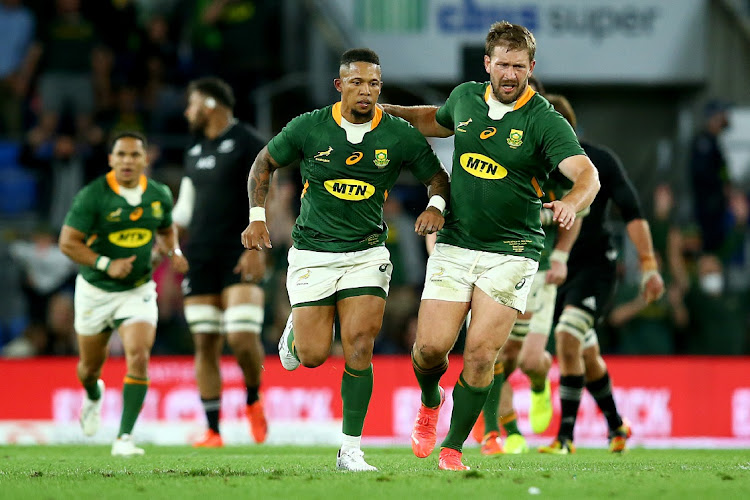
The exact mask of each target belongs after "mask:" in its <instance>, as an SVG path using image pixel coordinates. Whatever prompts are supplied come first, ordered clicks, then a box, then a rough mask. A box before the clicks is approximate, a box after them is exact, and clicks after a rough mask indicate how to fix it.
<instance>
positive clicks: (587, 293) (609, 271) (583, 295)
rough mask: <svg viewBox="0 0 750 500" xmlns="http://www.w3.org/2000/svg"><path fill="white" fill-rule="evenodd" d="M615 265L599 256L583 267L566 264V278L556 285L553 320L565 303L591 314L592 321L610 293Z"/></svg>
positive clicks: (598, 315)
mask: <svg viewBox="0 0 750 500" xmlns="http://www.w3.org/2000/svg"><path fill="white" fill-rule="evenodd" d="M616 265H617V264H616V262H614V261H609V260H606V259H601V260H597V261H594V262H592V263H590V264H588V265H586V266H585V267H576V268H569V269H568V279H567V280H565V283H563V284H562V285H561V286H560V287H559V288H558V289H557V301H556V303H555V324H556V323H557V320H558V319H559V317H560V313H562V310H563V309H564V308H565V306H568V305H571V306H575V307H577V308H578V309H582V310H584V311H586V312H588V313H589V314H591V315H592V316H593V317H594V325H596V324H597V320H598V319H599V318H600V317H601V316H602V314H603V313H604V312H605V311H606V308H607V306H608V305H609V302H610V300H611V299H612V295H613V294H614V290H615V278H616Z"/></svg>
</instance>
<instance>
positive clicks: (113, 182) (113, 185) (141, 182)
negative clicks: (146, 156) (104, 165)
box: [106, 170, 148, 194]
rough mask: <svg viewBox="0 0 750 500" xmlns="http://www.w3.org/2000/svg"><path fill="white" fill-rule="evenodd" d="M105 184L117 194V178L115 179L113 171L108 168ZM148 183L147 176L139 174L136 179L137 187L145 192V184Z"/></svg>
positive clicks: (118, 185) (118, 191)
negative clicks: (139, 176) (138, 177)
mask: <svg viewBox="0 0 750 500" xmlns="http://www.w3.org/2000/svg"><path fill="white" fill-rule="evenodd" d="M106 177H107V184H108V185H109V188H110V189H111V190H112V191H114V192H115V193H117V194H120V184H119V183H118V182H117V179H115V171H114V170H110V171H109V173H107V176H106ZM147 185H148V177H146V176H145V175H143V174H141V178H140V179H138V187H140V188H141V191H142V192H144V193H145V192H146V186H147Z"/></svg>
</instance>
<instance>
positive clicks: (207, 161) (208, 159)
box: [195, 155, 216, 170]
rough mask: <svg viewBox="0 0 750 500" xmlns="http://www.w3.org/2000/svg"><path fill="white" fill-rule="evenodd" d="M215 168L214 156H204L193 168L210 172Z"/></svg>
mask: <svg viewBox="0 0 750 500" xmlns="http://www.w3.org/2000/svg"><path fill="white" fill-rule="evenodd" d="M215 166H216V157H214V155H210V156H204V157H203V158H201V159H200V160H198V163H196V164H195V168H197V169H198V170H210V169H212V168H214V167H215Z"/></svg>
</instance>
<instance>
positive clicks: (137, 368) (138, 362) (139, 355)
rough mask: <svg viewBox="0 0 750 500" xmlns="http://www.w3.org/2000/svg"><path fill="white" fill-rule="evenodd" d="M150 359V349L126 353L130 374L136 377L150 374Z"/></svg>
mask: <svg viewBox="0 0 750 500" xmlns="http://www.w3.org/2000/svg"><path fill="white" fill-rule="evenodd" d="M150 357H151V356H150V353H149V351H148V349H135V350H133V351H131V352H128V353H126V355H125V358H126V362H127V365H128V373H129V374H131V375H135V376H144V375H145V374H146V373H148V361H149V359H150Z"/></svg>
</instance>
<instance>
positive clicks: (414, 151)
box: [405, 125, 443, 183]
mask: <svg viewBox="0 0 750 500" xmlns="http://www.w3.org/2000/svg"><path fill="white" fill-rule="evenodd" d="M407 127H408V134H405V135H406V137H407V138H408V140H407V143H406V151H407V152H408V156H407V159H406V167H407V168H408V169H409V170H411V172H412V173H413V174H414V176H415V177H416V178H417V179H419V180H420V181H421V182H423V183H424V182H427V181H428V180H430V178H432V176H433V175H435V174H437V173H438V172H440V170H443V166H442V164H441V163H440V159H438V157H437V155H436V154H435V152H434V151H433V150H432V148H431V147H430V144H429V143H428V142H427V140H426V139H425V138H424V136H423V135H422V134H421V133H420V132H419V131H418V130H417V129H415V128H414V127H412V126H411V125H407Z"/></svg>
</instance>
